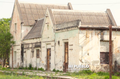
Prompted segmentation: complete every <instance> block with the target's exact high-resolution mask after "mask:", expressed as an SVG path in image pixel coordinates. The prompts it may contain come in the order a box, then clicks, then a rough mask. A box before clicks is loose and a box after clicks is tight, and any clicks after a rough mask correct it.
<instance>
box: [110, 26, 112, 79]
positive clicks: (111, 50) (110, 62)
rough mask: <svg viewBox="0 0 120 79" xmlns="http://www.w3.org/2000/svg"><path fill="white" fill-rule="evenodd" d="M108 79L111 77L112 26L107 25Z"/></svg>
mask: <svg viewBox="0 0 120 79" xmlns="http://www.w3.org/2000/svg"><path fill="white" fill-rule="evenodd" d="M109 79H112V26H111V25H110V26H109Z"/></svg>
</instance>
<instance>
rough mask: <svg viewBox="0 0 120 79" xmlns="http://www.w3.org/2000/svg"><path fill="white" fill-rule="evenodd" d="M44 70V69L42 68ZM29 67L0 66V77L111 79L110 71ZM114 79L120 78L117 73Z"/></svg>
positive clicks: (20, 78)
mask: <svg viewBox="0 0 120 79" xmlns="http://www.w3.org/2000/svg"><path fill="white" fill-rule="evenodd" d="M41 70H42V69H41ZM41 70H29V69H13V70H12V69H10V68H0V79H109V73H107V72H106V73H105V72H97V73H95V72H92V71H90V70H83V71H79V72H66V73H64V72H61V71H57V70H55V71H52V72H51V71H44V70H42V71H41ZM112 79H120V73H115V74H114V75H113V76H112Z"/></svg>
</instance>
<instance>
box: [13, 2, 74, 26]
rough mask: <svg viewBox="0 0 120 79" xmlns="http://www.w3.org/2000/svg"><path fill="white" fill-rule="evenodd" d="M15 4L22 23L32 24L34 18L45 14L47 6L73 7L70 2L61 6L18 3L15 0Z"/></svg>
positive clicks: (68, 8) (56, 7) (53, 7)
mask: <svg viewBox="0 0 120 79" xmlns="http://www.w3.org/2000/svg"><path fill="white" fill-rule="evenodd" d="M15 4H16V5H17V7H18V12H19V15H20V18H21V21H22V22H23V23H24V25H34V23H35V20H38V19H41V18H43V17H44V16H45V12H46V10H47V8H50V9H65V10H70V9H73V8H72V5H71V3H68V5H67V6H62V5H52V4H34V3H20V2H18V0H15Z"/></svg>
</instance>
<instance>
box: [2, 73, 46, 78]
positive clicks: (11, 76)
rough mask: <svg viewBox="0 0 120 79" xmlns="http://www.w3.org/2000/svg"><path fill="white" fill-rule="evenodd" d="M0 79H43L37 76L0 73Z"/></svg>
mask: <svg viewBox="0 0 120 79" xmlns="http://www.w3.org/2000/svg"><path fill="white" fill-rule="evenodd" d="M0 79H44V78H43V77H39V76H26V75H17V74H13V73H10V74H7V73H0Z"/></svg>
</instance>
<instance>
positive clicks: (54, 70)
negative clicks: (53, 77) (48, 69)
mask: <svg viewBox="0 0 120 79" xmlns="http://www.w3.org/2000/svg"><path fill="white" fill-rule="evenodd" d="M53 72H62V71H59V70H56V69H53Z"/></svg>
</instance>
